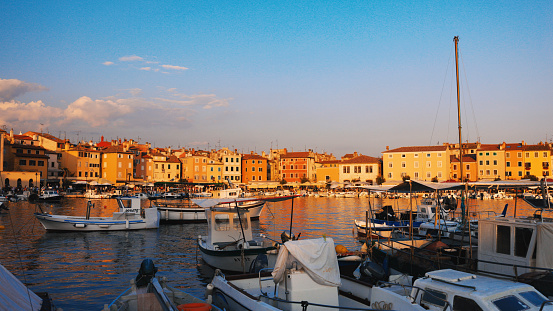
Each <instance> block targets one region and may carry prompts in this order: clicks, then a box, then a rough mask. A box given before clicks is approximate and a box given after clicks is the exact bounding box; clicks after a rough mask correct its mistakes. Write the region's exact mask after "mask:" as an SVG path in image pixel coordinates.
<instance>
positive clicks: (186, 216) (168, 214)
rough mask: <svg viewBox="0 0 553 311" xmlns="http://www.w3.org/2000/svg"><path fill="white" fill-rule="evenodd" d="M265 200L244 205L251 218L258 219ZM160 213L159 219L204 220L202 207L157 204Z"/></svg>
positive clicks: (223, 217) (205, 219)
mask: <svg viewBox="0 0 553 311" xmlns="http://www.w3.org/2000/svg"><path fill="white" fill-rule="evenodd" d="M264 207H265V202H263V201H261V202H256V204H251V205H249V206H247V207H245V208H246V209H247V210H248V211H249V212H250V217H251V219H259V216H260V215H261V212H262V211H263V208H264ZM157 209H158V210H159V212H160V214H161V221H167V222H169V221H179V222H206V221H207V218H206V215H205V208H204V207H193V206H190V207H169V206H157ZM220 217H222V218H220V219H228V216H226V218H225V215H220Z"/></svg>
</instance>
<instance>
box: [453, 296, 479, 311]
mask: <svg viewBox="0 0 553 311" xmlns="http://www.w3.org/2000/svg"><path fill="white" fill-rule="evenodd" d="M453 310H455V311H465V310H466V311H468V310H470V311H482V308H480V306H479V305H478V304H477V303H476V301H474V300H472V299H470V298H465V297H461V296H455V297H453Z"/></svg>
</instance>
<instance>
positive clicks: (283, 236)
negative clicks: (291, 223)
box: [280, 230, 297, 244]
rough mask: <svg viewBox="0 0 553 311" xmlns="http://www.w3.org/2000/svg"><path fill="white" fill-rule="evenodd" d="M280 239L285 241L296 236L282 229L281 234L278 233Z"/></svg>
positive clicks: (293, 239) (294, 238) (292, 239)
mask: <svg viewBox="0 0 553 311" xmlns="http://www.w3.org/2000/svg"><path fill="white" fill-rule="evenodd" d="M280 240H281V241H282V243H283V244H284V243H286V242H288V241H295V240H297V238H296V236H295V235H294V234H293V233H290V231H288V230H284V231H283V232H282V233H281V234H280Z"/></svg>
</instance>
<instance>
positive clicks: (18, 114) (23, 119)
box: [0, 100, 63, 128]
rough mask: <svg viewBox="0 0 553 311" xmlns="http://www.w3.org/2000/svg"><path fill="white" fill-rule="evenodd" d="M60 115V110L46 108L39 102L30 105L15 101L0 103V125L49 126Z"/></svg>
mask: <svg viewBox="0 0 553 311" xmlns="http://www.w3.org/2000/svg"><path fill="white" fill-rule="evenodd" d="M62 115H63V110H62V109H60V108H55V107H50V106H46V105H45V104H44V103H43V102H42V101H40V100H39V101H33V102H30V103H22V102H19V101H15V100H12V101H7V102H0V124H5V125H9V126H12V127H19V128H24V127H35V126H36V124H37V123H38V122H40V123H43V124H49V123H50V121H51V120H52V119H58V118H60V117H61V116H62Z"/></svg>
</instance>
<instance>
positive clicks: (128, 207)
mask: <svg viewBox="0 0 553 311" xmlns="http://www.w3.org/2000/svg"><path fill="white" fill-rule="evenodd" d="M140 203H141V201H140V198H138V197H121V198H118V199H117V204H119V212H122V213H135V214H140V211H141V205H140Z"/></svg>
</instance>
